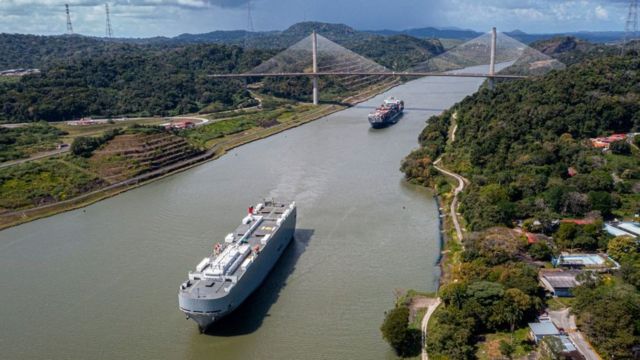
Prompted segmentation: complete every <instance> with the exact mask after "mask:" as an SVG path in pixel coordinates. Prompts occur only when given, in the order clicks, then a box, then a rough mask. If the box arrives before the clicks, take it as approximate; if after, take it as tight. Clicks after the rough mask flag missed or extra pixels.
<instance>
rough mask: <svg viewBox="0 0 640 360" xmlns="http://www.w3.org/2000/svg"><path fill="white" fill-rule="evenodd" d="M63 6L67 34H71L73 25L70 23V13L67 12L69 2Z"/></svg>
mask: <svg viewBox="0 0 640 360" xmlns="http://www.w3.org/2000/svg"><path fill="white" fill-rule="evenodd" d="M64 8H65V10H66V12H67V34H69V35H71V34H73V25H71V14H70V13H69V4H64Z"/></svg>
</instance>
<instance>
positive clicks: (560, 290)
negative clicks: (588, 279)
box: [538, 269, 582, 297]
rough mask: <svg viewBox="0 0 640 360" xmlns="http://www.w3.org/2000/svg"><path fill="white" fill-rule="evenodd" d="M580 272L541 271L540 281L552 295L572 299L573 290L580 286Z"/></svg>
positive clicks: (539, 274)
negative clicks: (578, 277)
mask: <svg viewBox="0 0 640 360" xmlns="http://www.w3.org/2000/svg"><path fill="white" fill-rule="evenodd" d="M581 272H582V271H580V270H561V269H552V270H540V272H539V273H538V279H539V280H540V283H541V284H542V286H543V287H544V288H545V290H547V291H548V292H549V293H550V294H551V295H553V296H557V297H572V296H573V294H572V292H571V291H572V289H573V288H575V287H576V286H578V285H580V283H579V282H578V281H577V280H576V277H577V276H578V275H579V274H580V273H581Z"/></svg>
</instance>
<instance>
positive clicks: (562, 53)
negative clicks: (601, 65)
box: [531, 36, 620, 65]
mask: <svg viewBox="0 0 640 360" xmlns="http://www.w3.org/2000/svg"><path fill="white" fill-rule="evenodd" d="M531 47H532V48H534V49H536V50H538V51H540V52H542V53H543V54H545V55H549V56H551V57H553V58H555V59H558V60H559V61H561V62H562V63H564V64H565V65H573V64H577V63H580V62H583V61H585V60H588V59H595V58H601V57H605V56H612V55H617V54H619V53H620V47H619V46H611V45H605V44H595V43H591V42H589V41H585V40H582V39H578V38H576V37H574V36H557V37H554V38H551V39H545V40H539V41H536V42H533V43H531Z"/></svg>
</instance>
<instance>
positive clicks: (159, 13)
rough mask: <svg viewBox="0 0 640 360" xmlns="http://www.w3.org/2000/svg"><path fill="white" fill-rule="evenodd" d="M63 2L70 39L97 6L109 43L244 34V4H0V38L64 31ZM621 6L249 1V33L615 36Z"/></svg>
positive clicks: (93, 28) (89, 31)
mask: <svg viewBox="0 0 640 360" xmlns="http://www.w3.org/2000/svg"><path fill="white" fill-rule="evenodd" d="M65 1H66V2H67V3H68V4H69V6H70V9H71V20H72V23H73V29H74V31H75V33H79V34H83V35H92V36H104V34H105V28H106V25H105V24H106V21H105V20H106V17H105V6H104V4H105V2H107V1H108V2H109V6H110V8H111V23H112V27H113V32H114V36H117V37H152V36H175V35H179V34H182V33H205V32H209V31H214V30H235V29H248V28H250V26H249V23H250V22H249V16H248V13H249V12H248V8H249V6H248V4H247V2H248V1H249V0H0V32H6V33H30V34H43V35H54V34H63V33H65V31H66V15H65V11H64V4H65ZM628 3H629V0H569V1H565V0H251V5H250V8H251V19H252V23H253V29H255V30H284V29H286V28H287V27H288V26H290V25H292V24H295V23H297V22H300V21H305V20H306V21H323V22H330V23H343V24H347V25H349V26H351V27H353V28H355V29H359V30H379V29H393V30H402V29H408V28H419V27H428V26H433V27H456V28H463V29H473V30H477V31H488V30H489V29H490V28H491V27H492V26H497V27H498V29H499V30H502V31H511V30H516V29H518V30H522V31H525V32H529V33H553V32H574V31H582V30H590V31H622V30H623V29H624V24H625V20H626V17H627V11H628Z"/></svg>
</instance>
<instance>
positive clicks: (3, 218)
mask: <svg viewBox="0 0 640 360" xmlns="http://www.w3.org/2000/svg"><path fill="white" fill-rule="evenodd" d="M342 109H344V107H343V106H338V105H321V106H319V107H315V108H312V109H306V110H305V111H302V112H300V113H299V114H297V116H294V115H290V116H286V117H284V118H283V119H285V120H286V121H282V122H279V123H278V124H274V125H273V126H269V127H266V128H264V127H260V126H257V127H253V128H250V129H247V130H246V131H239V132H234V133H232V134H229V135H224V136H222V137H217V138H215V139H212V140H210V141H207V142H206V145H207V147H208V148H209V150H208V154H207V156H203V157H202V159H201V160H200V161H196V162H193V161H192V160H189V161H185V162H184V164H183V166H180V164H177V166H174V167H172V168H171V169H167V170H166V171H159V172H157V173H153V174H149V176H148V177H142V178H141V179H139V180H135V181H125V182H123V183H120V184H114V185H111V186H109V187H106V188H102V189H97V190H94V191H91V192H88V193H85V194H82V195H80V196H78V197H76V198H73V197H71V196H65V197H64V198H62V197H60V198H59V200H61V201H59V202H54V203H49V204H47V205H45V206H41V207H35V208H25V209H23V210H21V209H19V208H18V209H13V210H12V211H7V212H4V213H3V214H0V229H5V228H8V227H11V226H16V225H19V224H22V223H25V222H29V221H33V220H35V219H39V218H43V217H48V216H52V215H55V214H58V213H61V212H64V211H69V210H73V209H77V208H81V207H84V206H87V205H90V204H93V203H95V202H97V201H100V200H104V199H106V198H109V197H111V196H115V195H117V194H120V193H122V192H125V191H127V190H130V189H133V188H136V187H138V186H142V185H145V184H147V183H149V182H151V181H155V180H157V179H160V178H164V177H165V176H169V175H172V174H174V173H176V172H179V171H184V170H187V169H190V168H192V167H194V166H198V165H200V164H201V163H202V162H205V161H210V160H215V159H217V158H219V157H220V156H222V155H224V154H225V153H226V152H227V151H229V150H231V149H233V148H235V147H238V146H241V145H243V144H247V143H250V142H253V141H256V140H259V139H262V138H264V137H267V136H271V135H274V134H277V133H279V132H282V131H285V130H288V129H291V128H294V127H297V126H300V125H303V124H305V123H308V122H310V121H313V120H316V119H318V118H321V117H324V116H327V115H329V114H331V113H333V112H336V111H340V110H342ZM221 126H224V127H226V126H227V125H225V124H223V125H221ZM47 161H54V160H47ZM27 166H35V165H34V164H31V163H28V164H27ZM12 168H13V167H11V168H7V169H11V171H14V170H13V169H12Z"/></svg>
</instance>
